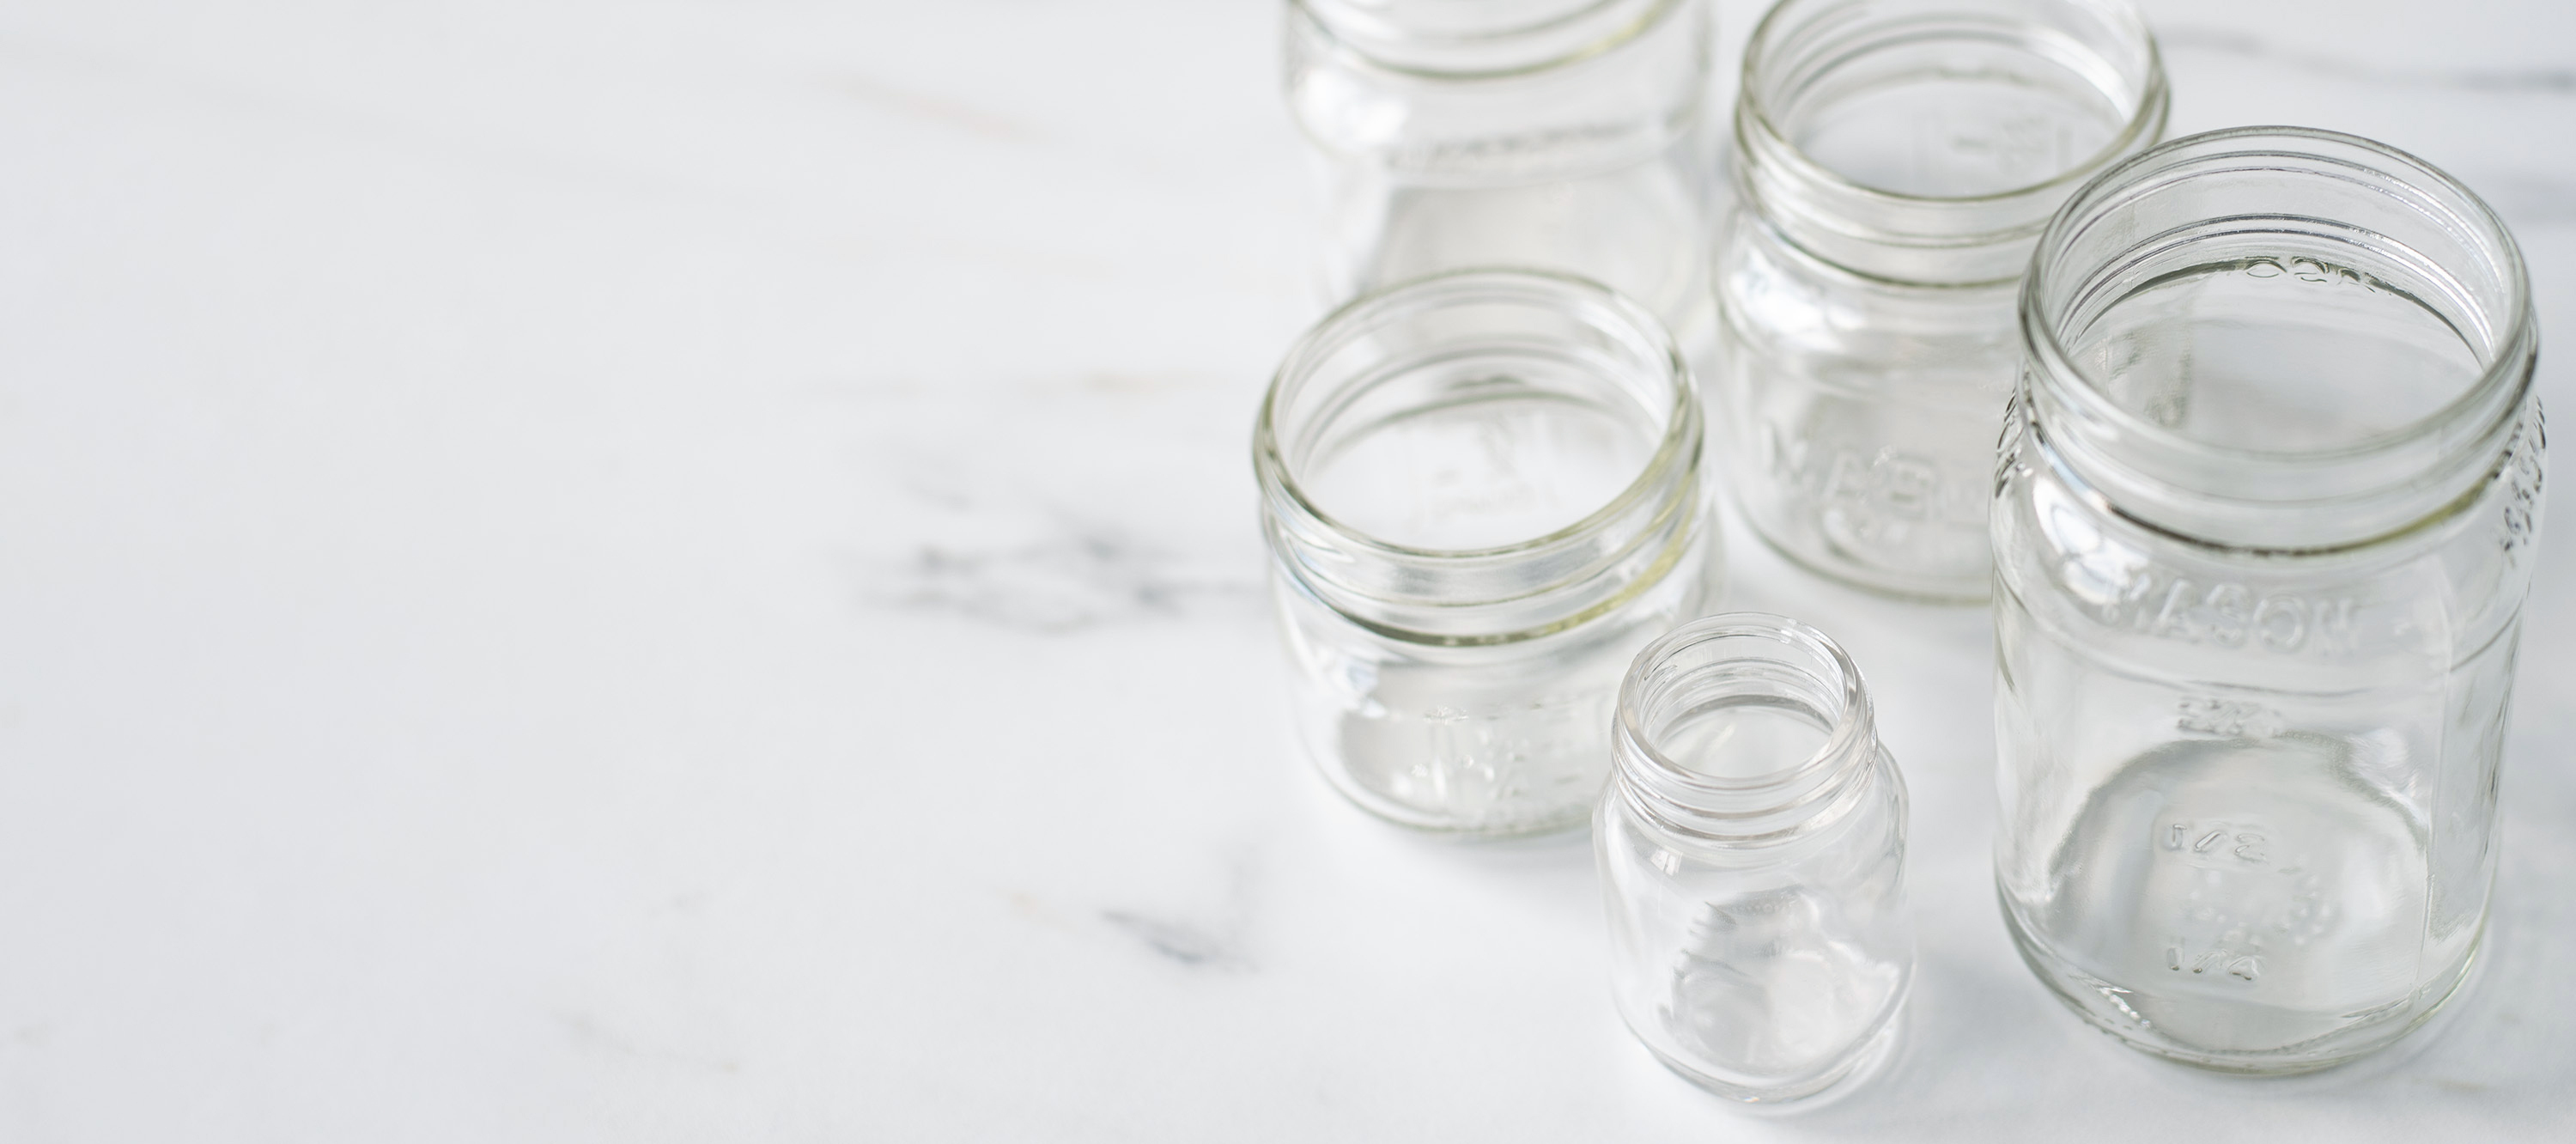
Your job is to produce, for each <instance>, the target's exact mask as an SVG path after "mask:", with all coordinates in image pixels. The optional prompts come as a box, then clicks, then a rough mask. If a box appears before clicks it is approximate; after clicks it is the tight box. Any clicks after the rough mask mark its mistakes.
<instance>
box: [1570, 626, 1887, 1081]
mask: <svg viewBox="0 0 2576 1144" xmlns="http://www.w3.org/2000/svg"><path fill="white" fill-rule="evenodd" d="M1613 735H1614V742H1615V749H1616V754H1615V756H1614V758H1615V760H1616V762H1615V764H1614V769H1613V771H1612V779H1611V783H1610V789H1609V790H1608V792H1606V793H1605V794H1603V795H1602V798H1601V809H1600V817H1599V819H1598V821H1597V824H1596V828H1595V830H1594V832H1593V837H1594V841H1595V845H1596V846H1598V847H1599V851H1600V863H1601V879H1602V890H1603V894H1602V896H1603V898H1604V900H1605V902H1606V903H1607V905H1608V907H1609V913H1610V939H1611V940H1610V944H1611V986H1612V992H1613V994H1614V996H1615V997H1616V998H1617V1001H1618V1006H1619V1014H1620V1016H1622V1017H1624V1018H1626V1020H1627V1022H1628V1027H1629V1029H1631V1030H1633V1031H1634V1032H1635V1033H1636V1035H1637V1038H1638V1039H1639V1040H1641V1041H1643V1042H1645V1044H1646V1047H1647V1048H1648V1049H1650V1050H1652V1051H1653V1053H1654V1054H1655V1056H1656V1057H1657V1058H1658V1059H1660V1060H1662V1061H1663V1062H1664V1063H1665V1064H1666V1065H1668V1066H1670V1067H1671V1068H1672V1069H1673V1070H1674V1071H1675V1072H1678V1073H1680V1074H1682V1075H1683V1076H1685V1077H1688V1078H1690V1079H1691V1080H1693V1081H1696V1082H1698V1083H1699V1084H1700V1085H1702V1086H1704V1087H1706V1088H1709V1089H1711V1090H1713V1091H1715V1092H1717V1093H1719V1094H1721V1095H1725V1096H1729V1097H1733V1098H1735V1099H1738V1100H1744V1101H1753V1102H1762V1103H1777V1102H1784V1101H1790V1100H1797V1099H1800V1098H1803V1097H1807V1096H1812V1095H1814V1094H1816V1093H1818V1092H1821V1091H1823V1090H1825V1089H1826V1088H1829V1087H1832V1086H1833V1085H1835V1084H1837V1083H1839V1082H1841V1081H1844V1080H1846V1079H1849V1078H1852V1077H1854V1076H1856V1075H1858V1074H1860V1073H1863V1072H1865V1071H1867V1069H1868V1068H1869V1066H1870V1065H1871V1064H1872V1063H1873V1062H1875V1061H1876V1060H1877V1059H1879V1058H1880V1057H1881V1056H1882V1055H1883V1054H1884V1053H1885V1051H1886V1049H1887V1046H1888V1045H1889V1044H1890V1043H1892V1042H1893V1040H1894V1039H1895V1036H1896V1017H1897V1012H1898V1010H1899V1009H1900V1008H1902V1007H1903V1005H1904V1001H1905V991H1906V986H1907V984H1908V983H1909V982H1910V981H1911V980H1912V977H1913V967H1914V938H1913V930H1912V927H1911V925H1910V924H1909V922H1908V920H1907V918H1906V915H1905V901H1904V890H1905V878H1904V865H1905V810H1906V799H1905V780H1904V779H1903V778H1902V777H1900V776H1899V775H1898V774H1897V771H1896V760H1895V759H1894V758H1893V757H1892V756H1890V755H1889V754H1888V753H1887V749H1886V748H1885V747H1884V746H1881V745H1880V743H1879V741H1878V731H1877V726H1876V724H1875V723H1874V722H1873V720H1872V719H1871V715H1870V702H1869V693H1868V691H1867V690H1866V689H1864V688H1863V687H1862V686H1861V678H1860V672H1859V670H1858V669H1857V668H1854V667H1853V666H1852V662H1851V658H1850V657H1849V656H1846V655H1844V654H1843V650H1842V648H1840V647H1837V646H1835V644H1834V642H1833V641H1832V640H1830V639H1827V638H1825V635H1824V633H1822V632H1819V631H1817V630H1815V629H1814V628H1810V627H1808V626H1806V625H1805V624H1801V623H1799V622H1797V621H1795V620H1791V619H1786V618H1783V617H1780V616H1770V615H1763V614H1760V613H1756V612H1734V613H1729V614H1726V615H1720V616H1711V617H1709V618H1708V619H1704V620H1698V621H1695V622H1692V623H1689V624H1685V625H1683V626H1682V627H1680V628H1678V629H1675V630H1674V631H1673V632H1672V634H1670V635H1667V636H1665V637H1664V638H1662V639H1660V640H1657V641H1655V643H1654V644H1652V645H1651V646H1649V647H1647V648H1646V650H1645V651H1643V652H1641V653H1639V654H1638V656H1637V662H1636V664H1635V665H1634V666H1633V667H1631V668H1629V670H1628V678H1627V680H1626V681H1625V682H1624V683H1623V684H1622V685H1621V686H1620V689H1619V713H1618V726H1617V729H1616V730H1615V732H1614V733H1613Z"/></svg>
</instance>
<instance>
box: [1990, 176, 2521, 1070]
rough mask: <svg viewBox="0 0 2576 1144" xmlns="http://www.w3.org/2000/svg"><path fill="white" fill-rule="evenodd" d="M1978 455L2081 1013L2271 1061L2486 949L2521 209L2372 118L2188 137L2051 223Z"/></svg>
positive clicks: (2009, 788) (2039, 839) (2006, 629)
mask: <svg viewBox="0 0 2576 1144" xmlns="http://www.w3.org/2000/svg"><path fill="white" fill-rule="evenodd" d="M2021 307H2022V311H2021V315H2022V341H2023V348H2024V352H2025V354H2026V356H2027V358H2028V364H2027V366H2026V368H2025V370H2024V372H2023V374H2022V380H2021V388H2020V392H2019V395H2018V397H2017V399H2016V402H2015V410H2014V414H2013V417H2012V420H2011V422H2010V423H2009V424H2008V426H2007V429H2006V436H2005V439H2004V450H2003V455H2002V458H2001V463H2000V470H1999V472H1998V474H1997V487H1996V493H1995V497H1996V500H1995V511H1994V543H1995V559H1996V563H1997V577H1996V581H1997V584H1998V586H1999V588H2000V591H2001V598H2000V599H1999V600H1998V601H1997V606H1996V613H1995V622H1996V642H1997V646H1998V655H1999V660H1998V665H1997V666H1998V685H1997V689H1996V710H1995V723H1996V738H1997V747H1998V749H1999V751H2000V754H2001V758H2000V760H1999V765H1998V770H1997V782H1998V788H1999V791H2000V795H2001V805H2002V816H2001V819H2000V825H2001V829H2000V834H1999V836H1998V838H1997V840H1996V858H1995V861H1996V877H1997V881H1998V884H1999V887H2000V890H2001V893H2002V897H2003V900H2004V905H2005V913H2006V917H2007V920H2008V921H2009V922H2010V923H2011V927H2012V930H2013V936H2014V939H2015V940H2016V941H2017V942H2018V943H2019V945H2020V947H2021V951H2022V954H2023V957H2024V958H2025V959H2026V960H2027V961H2028V962H2029V963H2030V965H2031V968H2032V969H2033V970H2034V971H2036V972H2037V973H2038V974H2039V977H2040V979H2041V980H2042V981H2044V982H2046V983H2047V984H2048V985H2049V987H2050V988H2052V989H2053V990H2055V991H2056V993H2057V994H2058V996H2059V997H2060V998H2062V999H2063V1000H2065V1001H2066V1003H2067V1004H2068V1005H2070V1006H2072V1007H2073V1008H2074V1009H2075V1011H2076V1012H2078V1013H2080V1014H2082V1015H2084V1016H2085V1017H2086V1018H2087V1019H2089V1020H2090V1021H2092V1022H2093V1023H2094V1024H2096V1025H2099V1026H2101V1027H2102V1028H2104V1029H2107V1030H2109V1031H2110V1032H2112V1033H2114V1034H2116V1035H2118V1036H2120V1037H2121V1038H2123V1039H2125V1040H2127V1041H2128V1042H2129V1043H2130V1044H2132V1045H2135V1046H2137V1047H2139V1048H2142V1049H2145V1050H2147V1051H2150V1052H2154V1053H2159V1054H2162V1055H2164V1056H2167V1057H2171V1058H2174V1059H2177V1060H2181V1061H2186V1062H2190V1063H2193V1064H2198V1065H2204V1066H2209V1067H2213V1068H2220V1069H2227V1070H2235V1071H2243V1072H2255V1073H2286V1072H2298V1071H2304V1070H2308V1069H2315V1068H2322V1067H2325V1066H2328V1065H2332V1064H2335V1063H2337V1062H2340V1061H2344V1060H2348V1059H2351V1058H2353V1057H2356V1056H2359V1055H2361V1054H2363V1053H2367V1052H2369V1051H2371V1050H2372V1049H2375V1048H2378V1047H2380V1046H2382V1045H2385V1044H2387V1043H2388V1042H2390V1041H2392V1040H2394V1039H2396V1038H2397V1037H2399V1036H2400V1035H2402V1034H2404V1033H2405V1032H2406V1031H2407V1030H2408V1029H2410V1028H2413V1027H2414V1026H2415V1025H2417V1024H2419V1023H2421V1022H2422V1021H2423V1020H2425V1019H2426V1018H2427V1017H2428V1016H2430V1015H2431V1014H2432V1012H2433V1011H2434V1009H2435V1007H2437V1006H2439V1005H2440V1004H2441V1003H2442V1002H2443V1000H2444V999H2445V998H2446V997H2448V996H2449V995H2450V994H2451V992H2452V991H2453V989H2454V988H2456V987H2457V986H2458V985H2459V983H2460V981H2461V979H2462V975H2463V974H2464V973H2465V972H2466V970H2467V968H2468V965H2469V960H2470V957H2471V955H2472V954H2473V953H2474V952H2475V951H2476V949H2477V946H2478V940H2479V935H2480V933H2481V932H2482V930H2483V928H2484V923H2485V919H2486V910H2487V890H2488V886H2489V884H2490V883H2491V882H2492V880H2493V878H2494V873H2495V854H2496V838H2495V826H2496V790H2497V779H2498V764H2499V763H2500V762H2501V761H2502V758H2501V756H2502V753H2503V750H2504V741H2505V722H2506V699H2507V696H2508V694H2509V693H2510V692H2511V690H2512V685H2513V664H2514V646H2515V642H2516V638H2517V633H2518V632H2519V630H2520V625H2521V614H2522V602H2523V596H2524V593H2525V591H2526V590H2527V589H2528V588H2529V586H2530V583H2531V565H2532V558H2533V552H2534V549H2533V542H2534V540H2535V539H2536V536H2537V530H2538V527H2539V522H2540V510H2541V462H2542V445H2543V442H2542V434H2541V419H2540V407H2539V403H2538V401H2537V400H2536V398H2535V396H2534V394H2533V391H2532V383H2531V377H2532V366H2533V362H2534V360H2535V354H2536V346H2537V343H2536V327H2535V325H2534V320H2533V318H2532V314H2531V300H2530V290H2529V287H2528V285H2527V283H2526V281H2525V277H2524V271H2523V263H2522V258H2521V255H2520V254H2519V253H2518V252H2517V251H2516V250H2515V247H2514V242H2513V238H2512V236H2511V235H2509V234H2507V233H2506V231H2505V228H2504V225H2503V224H2502V223H2501V222H2499V221H2498V220H2497V219H2496V216H2495V215H2494V213H2493V212H2491V211H2489V210H2488V209H2487V207H2486V205H2485V204H2484V203H2482V202H2480V201H2479V200H2478V198H2477V197H2476V196H2475V195H2473V194H2471V193H2470V192H2469V191H2468V189H2467V188H2465V187H2462V186H2461V185H2460V184H2459V183H2457V182H2455V181H2453V180H2452V179H2451V178H2450V177H2449V176H2447V175H2444V174H2443V173H2442V172H2440V171H2437V170H2435V169H2433V168H2432V167H2431V166H2429V165H2427V164H2425V163H2424V162H2422V161H2421V160H2418V159H2415V158H2413V157H2412V156H2408V155H2405V154H2403V153H2400V152H2398V151H2395V150H2392V149H2390V148H2387V147H2384V146H2381V145H2379V144H2377V143H2373V142H2370V141H2368V140H2365V139H2356V138H2353V137H2351V136H2348V135H2337V134H2333V133H2329V132H2323V131H2308V130H2302V129H2298V128H2288V127H2257V128H2245V129H2240V130H2233V131H2219V132H2212V133H2210V134H2206V135H2195V136H2192V137H2190V138H2187V139H2181V140H2176V141H2175V142H2173V143H2171V144H2168V145H2166V146H2164V147H2161V148H2158V149H2156V150H2154V151H2150V152H2148V153H2146V154H2144V155H2141V156H2138V157H2137V158H2135V159H2132V160H2130V161H2128V162H2126V163H2123V164H2122V165H2120V166H2119V167H2116V168H2114V169H2112V170H2111V171H2109V172H2107V173H2105V174H2104V175H2103V176H2102V177H2101V178H2100V179H2099V180H2097V181H2095V182H2094V183H2093V184H2091V185H2090V186H2087V187H2086V188H2085V189H2084V190H2083V191H2082V192H2081V193H2080V194H2078V195H2077V196H2076V197H2075V198H2074V199H2073V200H2072V201H2071V202H2069V203H2068V204H2067V207H2066V209H2065V211H2064V212H2063V213H2061V214H2060V215H2059V216H2058V217H2057V219H2056V221H2055V222H2053V223H2052V224H2051V225H2050V227H2049V230H2048V233H2047V236H2046V237H2045V238H2044V239H2043V240H2042V241H2041V244H2040V249H2039V253H2038V256H2037V258H2036V260H2035V261H2034V262H2033V263H2032V269H2031V274H2030V278H2029V280H2028V281H2027V282H2026V283H2025V284H2024V287H2023V291H2022V300H2021Z"/></svg>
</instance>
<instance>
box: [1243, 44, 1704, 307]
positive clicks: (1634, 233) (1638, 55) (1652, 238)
mask: <svg viewBox="0 0 2576 1144" xmlns="http://www.w3.org/2000/svg"><path fill="white" fill-rule="evenodd" d="M1710 29H1711V22H1710V18H1709V5H1708V2H1707V0H1291V2H1290V3H1289V5H1288V29H1287V88H1288V105H1289V109H1290V111H1291V113H1292V114H1293V115H1294V117H1295V119H1296V121H1297V123H1298V125H1299V126H1300V127H1301V128H1302V129H1303V131H1304V133H1305V135H1306V137H1307V139H1308V141H1309V142H1310V143H1311V144H1312V147H1313V151H1314V154H1315V155H1316V156H1317V157H1318V159H1319V160H1320V162H1319V167H1320V168H1321V170H1322V173H1323V174H1324V176H1325V178H1324V182H1325V184H1326V188H1327V196H1328V210H1327V215H1328V226H1327V234H1326V238H1325V252H1324V253H1325V259H1324V261H1325V267H1324V270H1325V278H1326V281H1325V289H1326V290H1327V291H1328V292H1329V296H1330V297H1331V298H1332V300H1334V301H1336V302H1338V301H1341V300H1342V299H1346V298H1349V297H1351V296H1352V295H1354V294H1358V293H1361V292H1364V291H1368V290H1375V289H1379V288H1382V287H1385V286H1387V285H1389V284H1392V283H1395V282H1401V281H1404V280H1407V279H1410V278H1415V277H1418V276H1421V275H1424V274H1429V273H1433V272H1436V271H1443V270H1452V269H1458V268H1461V267H1470V266H1506V265H1508V266H1529V267H1537V268H1541V269H1549V270H1557V271H1562V272H1565V273H1570V274H1577V275H1581V276H1584V277H1587V278H1591V279H1593V280H1595V281H1599V282H1602V283H1605V284H1607V285H1609V286H1611V287H1612V288H1614V289H1617V290H1619V291H1620V292H1622V293H1624V294H1627V295H1628V296H1630V297H1632V298H1635V299H1637V300H1638V301H1640V302H1642V303H1644V304H1645V305H1646V306H1647V308H1648V309H1651V310H1653V311H1655V312H1656V314H1657V315H1658V316H1660V317H1662V318H1663V319H1664V321H1665V322H1666V324H1667V325H1668V326H1670V327H1671V328H1672V329H1673V330H1674V331H1675V332H1676V333H1677V334H1679V335H1680V336H1681V338H1682V340H1683V342H1684V344H1685V346H1689V345H1693V344H1697V343H1700V342H1703V341H1704V340H1705V339H1706V337H1707V336H1708V327H1709V326H1710V325H1711V324H1712V322H1711V307H1710V304H1709V301H1708V275H1707V269H1706V259H1705V258H1704V257H1703V255H1702V254H1701V252H1702V251H1703V250H1704V249H1705V243H1706V241H1707V222H1708V190H1709V183H1710V179H1709V176H1708V168H1709V163H1708V147H1707V144H1706V141H1705V139H1704V138H1703V136H1704V135H1705V126H1704V125H1705V117H1704V115H1703V109H1704V108H1705V106H1706V104H1707V89H1708V76H1709V71H1708V69H1709V53H1710Z"/></svg>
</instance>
